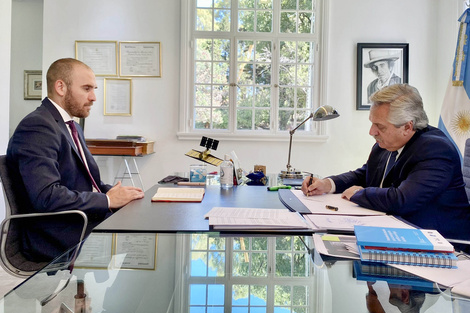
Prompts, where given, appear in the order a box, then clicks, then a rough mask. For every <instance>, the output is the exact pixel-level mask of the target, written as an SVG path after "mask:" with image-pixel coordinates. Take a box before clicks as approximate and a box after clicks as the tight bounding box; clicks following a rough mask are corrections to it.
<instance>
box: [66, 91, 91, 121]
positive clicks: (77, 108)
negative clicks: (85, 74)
mask: <svg viewBox="0 0 470 313" xmlns="http://www.w3.org/2000/svg"><path fill="white" fill-rule="evenodd" d="M64 104H65V110H66V111H67V112H69V114H71V115H72V116H74V117H79V118H85V117H88V115H90V109H91V106H92V105H93V102H91V101H90V102H88V103H85V104H80V103H79V102H78V101H77V99H75V97H74V96H73V93H72V91H71V90H67V92H66V94H65V98H64Z"/></svg>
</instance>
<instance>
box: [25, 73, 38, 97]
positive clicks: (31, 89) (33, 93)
mask: <svg viewBox="0 0 470 313" xmlns="http://www.w3.org/2000/svg"><path fill="white" fill-rule="evenodd" d="M41 96H42V71H41V70H25V71H24V100H41Z"/></svg>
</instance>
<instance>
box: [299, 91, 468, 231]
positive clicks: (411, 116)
mask: <svg viewBox="0 0 470 313" xmlns="http://www.w3.org/2000/svg"><path fill="white" fill-rule="evenodd" d="M371 100H372V102H373V103H372V106H371V110H370V115H369V120H370V121H371V123H372V126H371V128H370V131H369V134H370V135H371V136H373V137H374V138H375V140H376V144H375V145H374V146H373V147H372V151H371V153H370V155H369V159H368V160H367V163H366V164H364V165H363V166H362V167H361V168H358V169H356V170H355V171H350V172H347V173H344V174H340V175H337V176H331V177H328V178H326V179H313V182H312V183H311V184H310V181H309V179H306V180H305V181H304V182H303V185H302V190H303V192H304V193H305V194H308V195H319V194H323V193H342V194H343V197H344V198H346V199H349V200H350V201H352V202H354V203H357V204H359V205H361V206H363V207H365V208H369V209H374V210H378V211H382V212H386V213H388V214H393V215H398V216H401V217H403V218H404V219H406V220H408V221H409V222H411V223H414V224H415V225H417V226H420V227H422V228H430V229H437V230H438V231H439V232H440V233H441V234H442V235H444V236H445V237H447V238H454V239H470V206H469V202H468V199H467V195H466V193H465V189H464V186H465V185H464V182H463V178H462V170H461V164H460V158H459V155H458V153H457V151H456V149H455V147H454V145H453V144H452V143H451V142H450V141H449V139H448V138H447V137H446V135H445V134H444V133H442V132H441V131H440V130H439V129H437V128H434V127H432V126H429V125H428V118H427V116H426V112H425V111H424V109H423V103H422V99H421V96H420V94H419V93H418V90H416V88H414V87H411V86H409V85H406V84H396V85H392V86H389V87H386V88H384V89H382V90H380V91H378V92H377V93H375V94H374V95H373V96H372V97H371Z"/></svg>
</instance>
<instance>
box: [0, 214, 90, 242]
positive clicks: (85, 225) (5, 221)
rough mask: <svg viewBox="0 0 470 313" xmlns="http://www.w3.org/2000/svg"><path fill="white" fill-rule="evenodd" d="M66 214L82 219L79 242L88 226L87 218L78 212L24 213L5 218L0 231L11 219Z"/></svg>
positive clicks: (0, 225)
mask: <svg viewBox="0 0 470 313" xmlns="http://www.w3.org/2000/svg"><path fill="white" fill-rule="evenodd" d="M68 214H78V215H80V216H81V217H82V218H83V228H82V232H81V235H80V242H81V241H82V240H83V238H84V237H85V232H86V228H87V226H88V217H87V216H86V214H85V213H83V212H82V211H80V210H69V211H60V212H48V213H26V214H14V215H10V216H7V217H6V218H5V219H4V220H3V221H2V223H1V224H0V229H1V230H2V233H3V226H4V224H6V223H7V222H9V221H10V220H11V219H23V218H34V217H45V216H56V215H68Z"/></svg>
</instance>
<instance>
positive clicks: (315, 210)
mask: <svg viewBox="0 0 470 313" xmlns="http://www.w3.org/2000/svg"><path fill="white" fill-rule="evenodd" d="M291 192H292V193H293V194H294V195H295V196H296V197H297V198H298V199H299V201H300V202H302V204H303V205H305V206H306V207H307V209H308V210H309V211H310V213H312V214H332V215H385V213H384V212H379V211H374V210H369V209H366V208H363V207H361V206H359V205H357V204H355V203H354V202H351V201H349V200H346V199H343V198H341V194H323V195H319V196H309V197H307V196H306V195H304V194H303V192H302V191H301V190H291ZM327 206H329V207H334V208H337V210H331V209H328V208H327Z"/></svg>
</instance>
